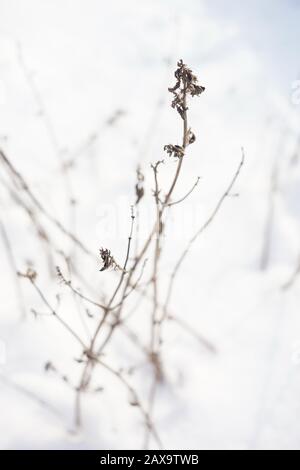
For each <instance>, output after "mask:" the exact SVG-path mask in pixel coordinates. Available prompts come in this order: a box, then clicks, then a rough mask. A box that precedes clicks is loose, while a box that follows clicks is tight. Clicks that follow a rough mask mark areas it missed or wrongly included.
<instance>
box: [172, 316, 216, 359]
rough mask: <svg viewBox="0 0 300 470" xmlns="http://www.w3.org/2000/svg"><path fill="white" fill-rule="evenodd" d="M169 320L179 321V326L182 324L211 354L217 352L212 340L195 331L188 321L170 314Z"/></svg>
mask: <svg viewBox="0 0 300 470" xmlns="http://www.w3.org/2000/svg"><path fill="white" fill-rule="evenodd" d="M167 320H170V321H172V322H173V323H177V324H178V325H179V326H181V328H182V329H183V330H185V331H186V332H187V333H189V334H190V335H191V336H193V337H194V338H195V339H196V340H197V341H198V342H199V343H200V344H201V345H202V346H203V347H204V348H205V349H206V350H207V351H208V352H210V353H211V354H217V352H218V351H217V349H216V347H215V345H214V344H213V343H212V342H211V341H208V340H207V339H206V338H205V337H204V336H203V335H201V334H200V333H198V332H197V331H195V329H194V327H192V326H191V325H189V324H188V323H187V322H186V321H184V320H182V319H181V318H179V317H177V316H174V315H169V316H168V317H167Z"/></svg>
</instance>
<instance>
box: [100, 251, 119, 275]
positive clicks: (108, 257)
mask: <svg viewBox="0 0 300 470" xmlns="http://www.w3.org/2000/svg"><path fill="white" fill-rule="evenodd" d="M100 256H101V260H102V263H103V266H102V268H101V269H100V271H106V270H107V269H108V268H113V269H115V270H118V269H119V270H121V271H122V270H123V268H121V266H119V264H118V263H117V262H116V261H115V259H114V257H113V256H112V254H111V252H110V250H108V249H107V248H100Z"/></svg>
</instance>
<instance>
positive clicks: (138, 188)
mask: <svg viewBox="0 0 300 470" xmlns="http://www.w3.org/2000/svg"><path fill="white" fill-rule="evenodd" d="M136 176H137V183H136V185H135V195H136V201H135V204H136V205H137V204H138V203H139V202H140V200H141V199H142V198H143V197H144V194H145V190H144V180H145V177H144V175H143V173H142V172H141V168H140V167H139V166H138V167H137V170H136Z"/></svg>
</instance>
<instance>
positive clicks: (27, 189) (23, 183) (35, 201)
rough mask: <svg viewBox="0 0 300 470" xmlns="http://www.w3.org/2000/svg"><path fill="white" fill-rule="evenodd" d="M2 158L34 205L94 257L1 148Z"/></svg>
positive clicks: (0, 154)
mask: <svg viewBox="0 0 300 470" xmlns="http://www.w3.org/2000/svg"><path fill="white" fill-rule="evenodd" d="M0 158H1V159H2V161H3V162H4V164H5V167H6V168H7V169H8V170H9V173H10V174H11V176H12V177H13V179H16V180H17V182H18V183H19V185H20V186H21V188H22V189H23V190H24V191H25V193H26V194H27V195H28V197H29V199H30V200H31V202H32V203H33V205H34V206H35V207H36V208H37V209H38V210H39V211H40V212H41V213H42V214H43V215H44V216H45V217H46V219H48V221H49V222H51V223H52V224H53V225H54V226H55V227H56V228H58V229H59V230H60V231H61V232H62V233H64V235H66V236H67V237H68V238H69V239H70V240H71V241H72V242H74V243H75V245H77V246H78V247H79V248H80V249H81V250H82V251H83V252H84V253H85V254H86V255H89V256H92V257H93V258H94V255H93V253H92V252H91V251H90V250H89V249H88V248H87V247H86V246H85V245H84V244H83V243H82V242H81V241H80V240H79V239H78V238H77V237H75V235H74V234H73V233H72V232H70V231H69V230H68V229H66V228H65V227H64V225H63V224H62V223H61V222H60V221H59V220H58V219H56V218H55V217H54V216H53V215H52V214H51V213H50V212H48V210H47V209H46V208H45V207H44V206H43V205H42V203H41V202H40V201H39V200H38V199H37V197H36V196H35V195H34V194H33V192H32V191H31V189H30V187H29V186H28V184H27V183H26V181H25V179H24V178H23V176H22V175H21V174H20V173H19V172H18V171H17V170H16V168H15V167H14V166H13V164H12V163H11V162H10V161H9V160H8V158H7V157H6V155H5V154H4V152H3V151H2V150H0Z"/></svg>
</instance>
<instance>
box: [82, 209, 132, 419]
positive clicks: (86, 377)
mask: <svg viewBox="0 0 300 470" xmlns="http://www.w3.org/2000/svg"><path fill="white" fill-rule="evenodd" d="M134 219H135V216H134V213H133V208H132V212H131V227H130V233H129V237H128V243H127V250H126V256H125V261H124V265H123V269H122V273H121V277H120V280H119V282H118V284H117V286H116V288H115V290H114V292H113V294H112V296H111V298H110V300H109V302H108V304H107V307H106V308H105V309H104V314H103V316H102V318H101V320H100V321H99V323H98V326H97V327H96V330H95V332H94V335H93V337H92V339H91V342H90V345H89V348H88V349H87V350H86V351H87V352H88V354H87V359H88V360H87V363H86V364H85V366H84V369H83V372H82V375H81V378H80V381H79V385H78V387H77V393H76V400H75V422H76V426H77V427H80V426H81V422H82V417H81V394H82V392H83V391H84V390H85V389H86V387H87V385H88V384H89V382H90V378H91V374H92V370H93V367H94V361H95V358H96V357H97V356H98V355H99V351H98V352H96V353H95V351H94V348H95V344H96V341H97V337H98V334H99V332H100V330H101V328H102V326H103V325H104V323H105V320H106V317H107V315H108V314H109V312H110V307H111V305H112V303H113V301H114V300H115V298H116V296H117V294H118V292H119V289H120V288H121V286H122V283H123V280H124V277H125V274H126V268H127V263H128V261H129V255H130V248H131V241H132V234H133V227H134Z"/></svg>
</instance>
